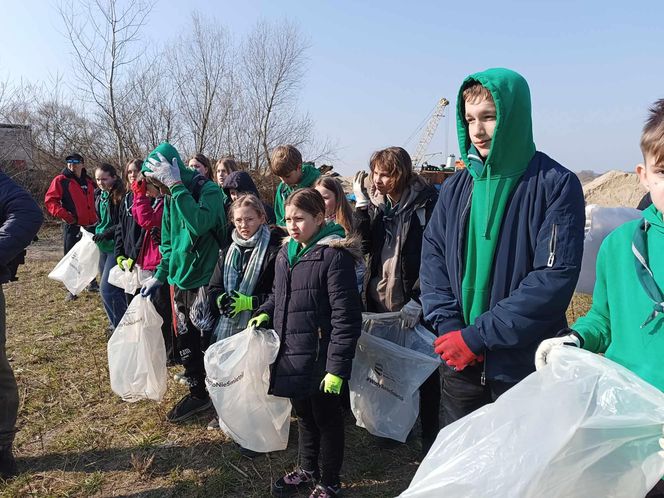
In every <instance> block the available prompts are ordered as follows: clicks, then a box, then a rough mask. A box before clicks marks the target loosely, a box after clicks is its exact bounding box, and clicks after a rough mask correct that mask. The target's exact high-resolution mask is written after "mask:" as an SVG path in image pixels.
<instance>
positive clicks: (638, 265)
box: [535, 99, 664, 497]
mask: <svg viewBox="0 0 664 498" xmlns="http://www.w3.org/2000/svg"><path fill="white" fill-rule="evenodd" d="M641 152H642V153H643V159H644V163H643V164H638V165H637V166H636V173H637V175H638V176H639V180H640V182H641V185H643V187H644V188H645V189H646V190H647V191H648V192H649V193H650V196H651V198H652V205H650V207H648V208H647V209H645V210H644V211H643V218H642V219H640V220H634V221H629V222H627V223H625V224H624V225H621V226H619V227H618V228H616V229H615V230H614V231H613V232H611V233H610V234H609V235H608V236H607V237H606V239H604V242H602V245H601V247H600V250H599V253H598V255H597V279H596V281H595V290H594V292H593V302H592V307H591V308H590V311H588V314H586V316H582V317H581V318H579V319H578V320H577V321H576V323H575V324H574V325H573V326H572V328H571V329H569V328H568V329H563V330H561V332H560V333H559V336H558V337H554V338H553V339H547V340H545V341H542V343H541V344H540V346H539V348H537V352H536V354H535V365H536V366H537V369H538V370H539V369H540V368H543V367H544V366H545V365H546V364H547V357H548V355H549V353H550V352H551V350H552V349H553V348H554V347H556V346H560V345H568V346H576V347H581V348H583V349H586V350H588V351H592V352H594V353H603V354H604V355H605V356H606V357H607V358H609V359H610V360H613V361H615V362H616V363H619V364H620V365H622V366H624V367H625V368H628V369H629V370H631V371H632V372H634V373H635V374H637V375H638V376H639V377H641V378H642V379H643V380H645V381H647V382H649V383H650V384H652V385H653V386H655V387H656V388H658V389H659V390H661V391H664V369H662V357H664V328H663V326H664V315H662V312H664V292H662V289H664V259H662V258H661V255H662V254H664V220H663V219H662V213H664V99H660V100H658V101H657V102H655V104H654V105H653V106H652V107H651V108H650V116H649V117H648V120H647V121H646V124H645V126H644V128H643V134H642V135H641ZM660 446H662V448H663V449H664V439H660ZM660 454H662V456H664V453H662V452H660ZM646 496H647V497H651V496H652V497H655V496H664V481H659V482H658V483H657V485H656V486H655V488H654V489H653V490H652V491H650V493H648V494H647V495H646Z"/></svg>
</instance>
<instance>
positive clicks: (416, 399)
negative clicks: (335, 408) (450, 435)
mask: <svg viewBox="0 0 664 498" xmlns="http://www.w3.org/2000/svg"><path fill="white" fill-rule="evenodd" d="M399 316H400V314H399V313H376V314H369V313H365V314H363V316H362V318H363V324H362V335H361V336H360V338H359V340H358V342H357V349H356V351H355V359H354V360H353V371H352V374H351V378H350V381H349V383H348V385H349V388H350V406H351V410H352V411H353V415H355V419H356V420H357V425H358V426H360V427H364V428H365V429H367V430H368V431H369V432H370V433H371V434H373V435H375V436H381V437H387V438H391V439H396V440H397V441H401V442H402V443H403V442H405V441H406V438H407V437H408V433H409V432H410V430H411V429H412V428H413V425H414V424H415V421H416V420H417V415H418V413H419V409H420V406H419V405H420V392H419V390H418V389H419V387H420V386H421V385H422V383H423V382H424V381H425V380H426V379H427V378H428V377H429V376H430V375H431V374H432V373H433V372H434V371H435V370H436V368H438V366H439V365H440V363H441V361H440V357H439V356H438V355H437V354H436V353H435V352H434V351H433V341H434V340H435V336H434V335H433V334H432V333H431V332H429V331H428V330H426V329H425V328H424V327H422V326H420V325H418V326H417V327H415V328H414V329H405V328H403V326H402V323H401V319H400V317H399Z"/></svg>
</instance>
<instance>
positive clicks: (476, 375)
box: [441, 364, 516, 425]
mask: <svg viewBox="0 0 664 498" xmlns="http://www.w3.org/2000/svg"><path fill="white" fill-rule="evenodd" d="M441 368H442V369H443V396H442V402H443V419H444V420H443V423H444V425H449V424H451V423H452V422H456V421H457V420H459V419H460V418H463V417H465V416H466V415H468V414H469V413H471V412H474V411H475V410H477V409H478V408H480V407H482V406H484V405H486V404H489V403H492V402H494V401H496V399H498V397H499V396H500V395H501V394H503V393H504V392H505V391H507V390H508V389H509V388H511V387H514V386H515V385H516V383H512V382H500V381H497V380H489V379H487V380H486V383H485V385H482V382H481V377H482V369H483V365H482V364H479V365H475V366H469V367H466V368H464V369H463V370H462V371H461V372H456V371H454V370H452V369H451V368H450V367H448V366H447V365H446V364H443V366H442V367H441Z"/></svg>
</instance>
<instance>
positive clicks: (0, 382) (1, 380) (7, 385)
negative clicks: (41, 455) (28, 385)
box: [0, 285, 18, 446]
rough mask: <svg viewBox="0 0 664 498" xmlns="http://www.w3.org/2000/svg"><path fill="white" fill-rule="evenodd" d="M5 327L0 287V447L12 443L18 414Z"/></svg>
mask: <svg viewBox="0 0 664 498" xmlns="http://www.w3.org/2000/svg"><path fill="white" fill-rule="evenodd" d="M6 325H7V324H6V314H5V295H4V293H3V291H2V285H0V446H8V445H10V444H12V442H13V441H14V433H15V432H16V415H17V414H18V388H17V386H16V379H15V378H14V372H12V367H11V365H10V364H9V360H8V359H7V351H6V350H5V344H6V338H7V336H6V334H7V327H6Z"/></svg>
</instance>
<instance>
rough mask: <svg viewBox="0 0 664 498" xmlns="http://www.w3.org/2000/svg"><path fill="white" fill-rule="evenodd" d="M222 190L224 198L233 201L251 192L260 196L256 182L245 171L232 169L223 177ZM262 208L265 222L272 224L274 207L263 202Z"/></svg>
mask: <svg viewBox="0 0 664 498" xmlns="http://www.w3.org/2000/svg"><path fill="white" fill-rule="evenodd" d="M223 190H224V193H225V194H226V198H227V199H230V201H231V202H233V201H235V200H236V199H237V198H238V197H239V196H241V195H242V194H253V195H255V196H256V197H258V198H259V199H260V198H261V196H260V194H259V193H258V189H257V188H256V184H255V183H254V181H253V180H252V179H251V176H250V175H249V173H247V172H246V171H232V172H230V173H228V174H227V175H226V176H225V177H224V184H223ZM263 208H264V209H265V214H266V215H267V224H268V225H273V224H274V223H275V222H276V218H275V217H274V209H273V208H272V206H270V205H269V204H267V203H266V202H263Z"/></svg>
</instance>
